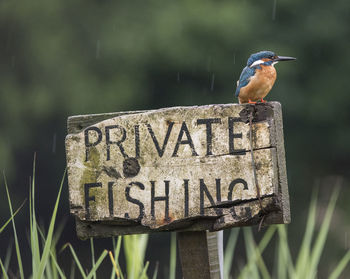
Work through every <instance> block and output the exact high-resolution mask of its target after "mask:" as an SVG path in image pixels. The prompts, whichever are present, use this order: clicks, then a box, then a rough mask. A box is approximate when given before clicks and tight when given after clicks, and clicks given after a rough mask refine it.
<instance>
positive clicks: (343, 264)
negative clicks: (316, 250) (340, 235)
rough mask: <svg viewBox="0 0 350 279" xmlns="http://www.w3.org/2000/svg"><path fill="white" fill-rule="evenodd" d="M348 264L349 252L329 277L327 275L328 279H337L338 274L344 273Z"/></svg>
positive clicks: (349, 259) (349, 260)
mask: <svg viewBox="0 0 350 279" xmlns="http://www.w3.org/2000/svg"><path fill="white" fill-rule="evenodd" d="M349 262H350V250H349V251H348V252H347V253H346V254H345V255H344V257H343V258H342V259H341V260H340V262H339V263H338V265H337V266H336V268H335V269H334V270H333V272H332V273H331V275H329V279H337V278H339V276H340V274H341V273H342V272H343V271H344V269H345V267H346V266H347V265H348V263H349Z"/></svg>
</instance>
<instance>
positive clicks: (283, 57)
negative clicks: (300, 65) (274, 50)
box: [273, 56, 296, 62]
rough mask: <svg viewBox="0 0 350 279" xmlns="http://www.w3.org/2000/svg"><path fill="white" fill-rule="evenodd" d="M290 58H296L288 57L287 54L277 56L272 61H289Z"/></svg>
mask: <svg viewBox="0 0 350 279" xmlns="http://www.w3.org/2000/svg"><path fill="white" fill-rule="evenodd" d="M290 60H296V58H294V57H288V56H277V57H276V58H275V59H273V61H276V62H278V61H290Z"/></svg>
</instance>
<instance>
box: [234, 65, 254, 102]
mask: <svg viewBox="0 0 350 279" xmlns="http://www.w3.org/2000/svg"><path fill="white" fill-rule="evenodd" d="M254 74H255V68H249V67H245V68H244V69H243V71H242V73H241V76H240V77H239V81H238V84H237V88H236V93H235V96H236V97H238V95H239V91H240V90H241V88H242V87H244V86H246V85H247V84H248V83H249V79H250V77H252V76H254Z"/></svg>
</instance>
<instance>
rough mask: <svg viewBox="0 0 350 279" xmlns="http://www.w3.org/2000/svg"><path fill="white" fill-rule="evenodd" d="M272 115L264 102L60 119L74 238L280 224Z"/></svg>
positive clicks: (280, 151) (281, 192)
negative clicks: (64, 122) (65, 127)
mask: <svg viewBox="0 0 350 279" xmlns="http://www.w3.org/2000/svg"><path fill="white" fill-rule="evenodd" d="M281 115H282V113H281V106H280V104H279V103H276V102H271V103H267V104H257V105H238V104H225V105H207V106H195V107H174V108H165V109H159V110H152V111H134V112H121V113H120V112H117V113H108V114H96V115H83V116H73V117H69V119H68V133H69V134H68V136H67V137H66V153H67V166H68V182H69V197H70V210H71V213H72V214H73V215H75V216H76V220H77V232H78V236H79V237H80V238H88V237H92V236H100V237H107V236H111V235H120V234H132V233H149V232H152V231H173V230H177V231H186V230H189V231H200V230H211V231H216V230H221V229H224V228H229V227H233V226H245V225H254V224H259V223H261V222H264V223H265V224H273V223H288V222H289V221H290V213H289V196H288V189H287V180H286V168H285V158H284V143H283V128H282V116H281ZM250 120H251V121H250ZM250 122H251V123H250ZM252 150H253V154H252V152H251V151H252Z"/></svg>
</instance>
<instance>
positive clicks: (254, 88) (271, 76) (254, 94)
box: [238, 65, 277, 103]
mask: <svg viewBox="0 0 350 279" xmlns="http://www.w3.org/2000/svg"><path fill="white" fill-rule="evenodd" d="M260 67H261V69H256V72H255V75H254V76H252V77H251V78H250V81H249V83H248V84H247V85H246V86H244V87H242V88H241V90H240V92H239V96H238V98H239V101H240V103H247V102H248V101H249V100H251V101H258V100H260V99H263V98H265V96H266V95H267V94H268V93H269V92H270V90H271V88H272V86H273V84H274V83H275V80H276V77H277V74H276V69H275V67H273V66H265V65H261V66H260Z"/></svg>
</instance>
